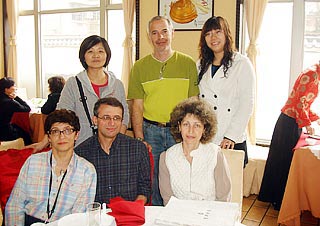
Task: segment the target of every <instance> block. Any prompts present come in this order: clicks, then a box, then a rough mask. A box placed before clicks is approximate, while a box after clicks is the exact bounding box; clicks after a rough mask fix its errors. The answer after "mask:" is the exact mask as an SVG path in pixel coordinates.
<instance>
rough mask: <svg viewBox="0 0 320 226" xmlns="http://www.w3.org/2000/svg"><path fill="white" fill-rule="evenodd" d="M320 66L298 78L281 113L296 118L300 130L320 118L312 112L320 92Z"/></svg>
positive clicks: (308, 70) (315, 66)
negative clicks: (313, 104) (312, 105)
mask: <svg viewBox="0 0 320 226" xmlns="http://www.w3.org/2000/svg"><path fill="white" fill-rule="evenodd" d="M319 79H320V65H319V64H315V65H313V66H312V67H310V68H308V69H307V70H305V71H303V72H302V73H301V74H300V75H299V77H298V78H297V80H296V82H295V84H294V87H293V89H292V91H291V94H290V96H289V98H288V100H287V102H286V104H285V106H284V107H283V108H282V109H281V112H282V113H284V114H286V115H288V116H289V117H292V118H295V119H296V122H297V124H298V126H299V128H302V127H305V126H309V125H311V122H313V121H316V120H318V119H319V116H318V115H316V114H315V113H314V112H312V111H311V110H310V107H311V104H312V103H313V101H314V100H315V99H316V97H317V95H318V91H319Z"/></svg>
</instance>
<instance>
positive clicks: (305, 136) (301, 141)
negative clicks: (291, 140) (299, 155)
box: [293, 133, 320, 150]
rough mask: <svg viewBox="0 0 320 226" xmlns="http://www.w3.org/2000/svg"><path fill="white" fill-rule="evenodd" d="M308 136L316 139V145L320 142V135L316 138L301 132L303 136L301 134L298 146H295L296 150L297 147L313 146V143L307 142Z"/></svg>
mask: <svg viewBox="0 0 320 226" xmlns="http://www.w3.org/2000/svg"><path fill="white" fill-rule="evenodd" d="M306 138H310V139H314V140H315V141H316V143H315V144H314V145H319V144H320V137H319V139H316V138H312V137H309V134H306V133H301V136H300V138H299V140H298V142H297V144H296V146H295V147H294V148H293V150H296V149H298V148H301V147H304V146H313V145H310V144H308V143H307V142H306Z"/></svg>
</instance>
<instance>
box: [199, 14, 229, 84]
mask: <svg viewBox="0 0 320 226" xmlns="http://www.w3.org/2000/svg"><path fill="white" fill-rule="evenodd" d="M217 29H221V30H222V31H223V32H224V35H225V38H226V43H225V45H224V56H223V58H222V60H221V65H223V73H224V76H225V77H226V76H227V71H228V69H229V68H230V67H231V65H232V56H233V54H234V52H235V49H234V47H233V39H232V36H231V32H230V28H229V24H228V22H227V21H226V20H225V19H224V18H223V17H221V16H218V17H215V16H214V17H211V18H209V19H208V20H207V21H206V22H205V23H204V25H203V27H202V31H201V35H200V42H199V52H200V53H199V58H200V68H199V69H200V72H199V81H198V82H200V81H201V79H202V76H203V75H204V73H205V72H206V71H207V70H208V68H209V66H210V65H211V64H212V62H213V59H214V57H215V56H214V53H213V51H212V50H211V49H210V48H209V47H208V46H207V43H206V39H205V35H206V33H207V32H209V31H211V30H217Z"/></svg>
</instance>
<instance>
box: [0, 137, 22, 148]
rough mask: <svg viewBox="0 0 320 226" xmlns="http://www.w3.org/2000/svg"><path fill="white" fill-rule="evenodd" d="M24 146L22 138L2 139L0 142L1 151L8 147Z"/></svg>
mask: <svg viewBox="0 0 320 226" xmlns="http://www.w3.org/2000/svg"><path fill="white" fill-rule="evenodd" d="M23 147H24V141H23V139H22V138H18V139H16V140H11V141H1V142H0V151H4V150H7V149H22V148H23Z"/></svg>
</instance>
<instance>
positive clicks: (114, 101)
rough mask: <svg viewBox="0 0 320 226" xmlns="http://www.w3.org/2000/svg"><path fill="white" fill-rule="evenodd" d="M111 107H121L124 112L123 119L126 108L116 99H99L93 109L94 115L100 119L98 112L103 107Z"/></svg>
mask: <svg viewBox="0 0 320 226" xmlns="http://www.w3.org/2000/svg"><path fill="white" fill-rule="evenodd" d="M103 104H105V105H110V106H112V107H119V108H121V110H122V116H121V117H122V118H123V112H124V108H123V105H122V103H121V102H120V101H119V100H118V99H117V98H115V97H104V98H101V99H99V100H98V101H97V102H96V103H95V104H94V108H93V115H94V116H96V117H98V110H99V108H100V106H101V105H103Z"/></svg>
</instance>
